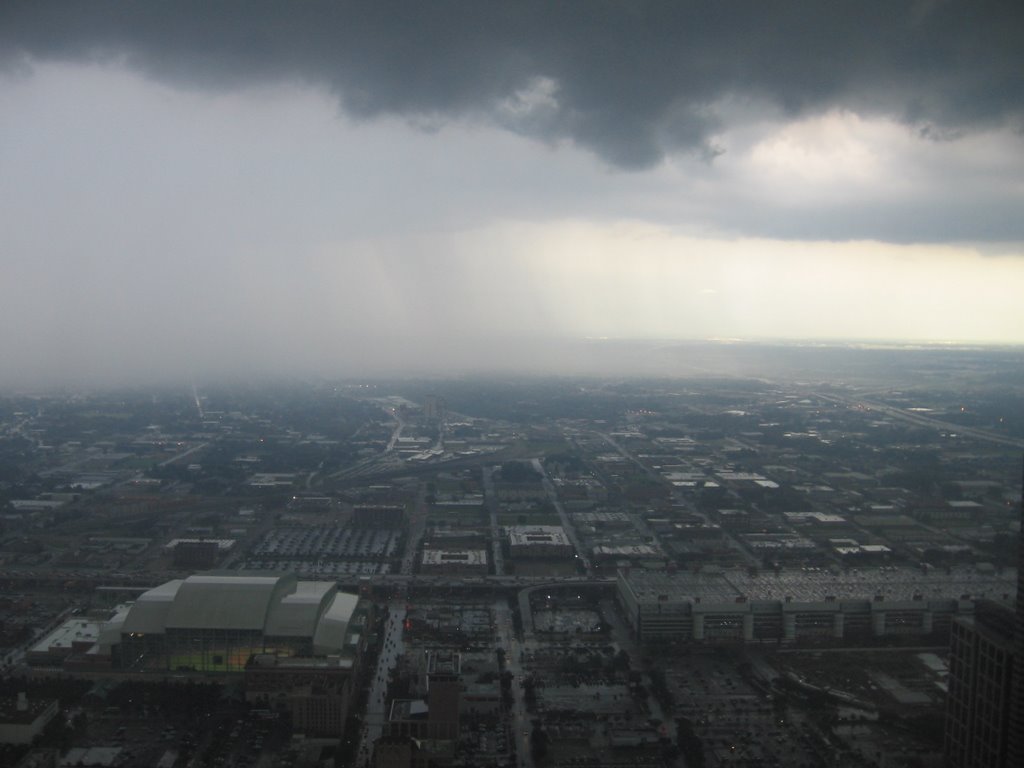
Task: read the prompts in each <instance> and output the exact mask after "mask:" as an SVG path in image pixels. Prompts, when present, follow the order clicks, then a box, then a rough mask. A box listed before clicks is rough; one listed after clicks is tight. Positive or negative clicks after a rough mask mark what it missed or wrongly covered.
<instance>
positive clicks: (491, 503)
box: [483, 467, 505, 576]
mask: <svg viewBox="0 0 1024 768" xmlns="http://www.w3.org/2000/svg"><path fill="white" fill-rule="evenodd" d="M494 469H495V468H494V467H484V468H483V485H484V503H485V504H486V505H487V512H488V515H489V516H490V520H491V560H492V561H493V562H494V573H495V574H496V575H498V576H501V575H503V574H504V573H505V558H504V555H502V553H501V545H502V535H501V527H500V526H499V525H498V498H497V497H496V496H495V495H494Z"/></svg>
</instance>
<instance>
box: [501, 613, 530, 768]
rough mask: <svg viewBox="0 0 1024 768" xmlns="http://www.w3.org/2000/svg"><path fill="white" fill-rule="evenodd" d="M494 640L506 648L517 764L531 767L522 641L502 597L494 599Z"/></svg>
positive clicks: (522, 766)
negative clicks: (510, 678) (523, 682)
mask: <svg viewBox="0 0 1024 768" xmlns="http://www.w3.org/2000/svg"><path fill="white" fill-rule="evenodd" d="M494 623H495V635H496V636H495V643H496V644H497V646H498V647H499V648H504V649H505V669H506V670H508V671H509V672H511V673H512V710H511V712H510V713H509V714H510V716H511V719H512V740H513V743H514V744H515V745H516V753H517V756H518V760H517V764H518V765H519V766H521V768H533V757H532V755H531V754H530V713H529V712H527V711H526V701H525V699H524V698H523V688H522V681H523V677H524V674H523V665H522V662H521V661H520V659H521V658H522V655H523V651H524V643H521V642H520V641H519V639H518V638H517V637H516V633H515V629H514V628H513V626H512V611H511V610H510V609H509V605H508V603H507V602H506V601H504V600H496V601H495V602H494Z"/></svg>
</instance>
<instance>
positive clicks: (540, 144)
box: [0, 0, 1024, 381]
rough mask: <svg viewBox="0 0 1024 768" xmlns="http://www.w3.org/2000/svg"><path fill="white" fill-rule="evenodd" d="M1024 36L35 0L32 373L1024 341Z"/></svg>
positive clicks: (9, 218)
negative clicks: (604, 346)
mask: <svg viewBox="0 0 1024 768" xmlns="http://www.w3.org/2000/svg"><path fill="white" fill-rule="evenodd" d="M1022 39H1024V5H1022V4H1021V3H1020V2H1019V0H1011V1H1010V2H982V1H979V0H970V1H969V2H955V1H950V2H944V1H943V0H935V1H934V2H927V1H925V0H920V1H915V2H901V1H900V0H879V1H878V2H871V1H870V0H859V1H858V2H849V3H839V2H836V3H832V2H824V3H823V2H821V0H807V1H806V2H778V3H775V2H767V1H766V0H751V1H750V2H705V3H688V2H665V3H642V2H624V3H611V2H578V3H572V2H563V3H550V2H536V3H529V2H526V3H487V2H479V1H478V0H473V1H472V2H466V3H443V2H442V3H420V2H415V3H414V2H405V3H387V2H379V1H378V2H372V3H361V4H347V3H339V2H324V3H318V2H304V3H285V2H280V3H259V2H237V3H208V2H195V3H192V2H182V1H181V0H177V1H176V2H145V3H105V2H88V3H85V2H69V3H55V2H35V1H26V2H20V1H16V0H5V2H3V3H0V360H2V363H0V379H3V380H7V381H34V380H44V379H56V380H62V379H63V380H69V381H73V380H76V379H88V378H97V377H99V378H102V379H107V380H110V381H117V380H118V379H120V378H130V377H140V376H141V377H145V376H164V375H167V376H189V375H193V374H195V375H204V374H208V373H210V374H212V373H217V372H224V371H231V370H237V371H244V372H248V371H253V372H260V371H271V372H274V371H282V370H294V371H296V372H301V373H307V372H321V373H346V374H352V375H359V374H360V373H364V372H365V373H373V372H377V371H382V370H388V371H398V370H403V369H404V368H405V367H409V368H410V369H417V370H418V369H423V368H431V367H437V368H441V367H443V366H444V365H446V364H451V365H455V366H459V367H472V366H473V365H474V364H475V363H479V364H480V365H481V366H483V367H487V365H490V364H493V363H494V362H495V361H497V360H502V359H504V360H506V361H508V360H511V359H513V358H514V356H515V355H523V356H525V357H526V358H529V357H530V353H529V351H528V350H529V349H530V346H531V343H532V342H531V340H536V343H537V344H540V343H541V342H542V340H545V339H555V338H575V337H612V338H657V339H707V338H743V339H766V338H792V339H806V338H812V339H872V340H886V339H889V340H924V341H968V342H1000V343H1021V342H1024V301H1022V299H1021V297H1022V295H1024V247H1022V243H1024V46H1022V45H1021V44H1020V42H1021V40H1022ZM488 348H490V350H491V352H490V353H489V354H488V352H487V351H486V350H487V349H488ZM515 359H518V358H515ZM534 362H536V360H534Z"/></svg>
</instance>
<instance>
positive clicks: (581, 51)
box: [0, 0, 1024, 168]
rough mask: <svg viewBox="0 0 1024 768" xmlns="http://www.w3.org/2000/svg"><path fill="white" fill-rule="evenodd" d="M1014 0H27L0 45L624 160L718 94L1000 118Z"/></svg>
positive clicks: (1020, 87) (6, 11) (1011, 70)
mask: <svg viewBox="0 0 1024 768" xmlns="http://www.w3.org/2000/svg"><path fill="white" fill-rule="evenodd" d="M1022 33H1024V4H1022V3H1021V2H1019V0H1008V1H1007V2H998V1H995V0H993V1H991V2H984V1H980V0H965V1H963V2H943V1H942V0H936V1H935V2H923V1H921V0H918V1H915V2H909V1H906V0H904V1H901V0H876V1H874V2H872V1H871V0H859V1H858V2H822V1H821V0H806V1H804V2H769V1H768V0H749V1H747V2H702V3H694V2H658V3H656V2H647V3H643V2H622V3H616V2H578V3H571V2H532V3H531V2H519V3H490V2H480V1H479V0H473V1H472V2H458V3H456V2H444V3H427V2H398V3H396V2H380V1H377V2H366V3H343V2H296V3H284V2H273V3H266V2H252V1H251V0H247V1H246V2H222V3H210V2H187V1H184V0H177V1H176V2H141V3H109V2H68V3H55V2H38V1H37V0H24V1H23V2H22V1H18V0H6V2H4V3H3V4H2V8H0V51H2V54H0V55H2V60H0V61H3V62H4V63H5V64H6V66H8V67H17V66H19V65H21V64H24V63H25V59H26V57H27V58H28V59H29V60H32V59H38V60H64V61H67V60H71V61H78V60H95V59H98V60H107V59H113V60H117V61H122V60H123V61H125V62H127V63H128V64H129V65H130V66H132V67H135V68H138V69H139V70H141V71H144V72H146V73H147V74H148V75H150V76H152V77H155V78H158V79H161V80H164V81H169V82H174V83H177V84H187V85H191V86H202V87H212V88H232V87H239V86H244V85H247V84H250V83H263V82H271V81H285V82H287V81H300V82H304V83H312V84H317V85H322V86H326V87H328V88H330V89H331V90H332V91H333V92H335V93H336V94H337V95H338V96H339V98H340V100H341V102H342V105H343V108H344V110H345V111H346V112H347V113H349V114H351V115H354V116H358V117H375V116H380V115H386V114H396V115H401V116H405V117H408V118H410V119H414V120H417V121H419V120H425V121H426V122H427V123H429V122H430V121H431V120H437V119H442V120H443V119H444V118H446V117H448V116H462V117H467V116H468V117H471V118H474V119H488V120H493V121H494V122H496V123H498V124H500V125H503V126H505V127H507V128H510V129H512V130H516V131H519V132H522V133H525V134H527V135H531V136H534V137H537V138H539V139H542V140H545V141H558V140H565V139H568V140H571V141H574V142H576V143H578V144H579V145H581V146H585V147H587V148H589V149H591V150H592V151H594V152H595V153H597V154H598V155H599V156H601V157H602V158H604V159H605V160H606V161H608V162H610V163H612V164H614V165H617V166H621V167H630V168H639V167H645V166H649V165H651V164H653V163H655V162H657V161H658V160H659V159H660V158H661V157H663V156H664V155H665V154H666V153H670V152H673V151H692V152H698V153H704V154H708V155H713V154H714V153H715V152H716V151H717V150H716V148H715V146H714V143H713V136H714V134H715V132H716V131H717V130H718V129H719V128H720V127H721V126H720V120H721V117H720V116H719V115H718V114H716V111H715V106H716V104H717V103H719V102H720V101H721V100H722V99H725V98H729V99H739V100H741V101H743V100H749V102H750V104H751V105H753V106H754V107H755V108H757V109H769V110H780V111H781V112H782V113H783V114H786V115H791V116H793V115H801V114H807V113H813V112H817V111H821V110H826V109H829V108H832V107H837V106H839V107H846V108H849V109H853V110H855V111H858V112H860V113H864V114H882V115H886V116H891V117H893V118H895V119H898V120H901V121H904V122H907V123H909V124H913V125H915V126H917V127H918V128H919V130H920V131H921V134H922V136H926V137H950V136H956V135H959V134H960V133H962V132H964V131H969V130H971V129H972V128H975V127H979V126H986V125H993V124H1001V123H1004V122H1005V121H1007V120H1011V121H1014V122H1019V121H1020V119H1021V116H1022V105H1024V46H1021V44H1020V41H1021V35H1022Z"/></svg>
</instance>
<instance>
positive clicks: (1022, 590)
mask: <svg viewBox="0 0 1024 768" xmlns="http://www.w3.org/2000/svg"><path fill="white" fill-rule="evenodd" d="M1022 497H1024V490H1022ZM1021 519H1022V523H1024V498H1022V500H1021ZM1022 565H1024V531H1022V532H1021V541H1020V544H1019V549H1018V553H1017V566H1018V567H1017V596H1016V610H1013V609H1011V608H1010V607H1009V606H1005V605H1001V604H998V603H993V602H989V601H978V602H977V604H976V605H975V611H974V615H973V616H967V617H961V618H958V619H956V620H955V621H954V622H953V631H952V637H951V643H950V653H949V696H948V699H947V702H946V760H947V764H948V765H949V766H950V768H1016V766H1020V765H1024V760H1022V757H1024V568H1022V567H1021V566H1022Z"/></svg>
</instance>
